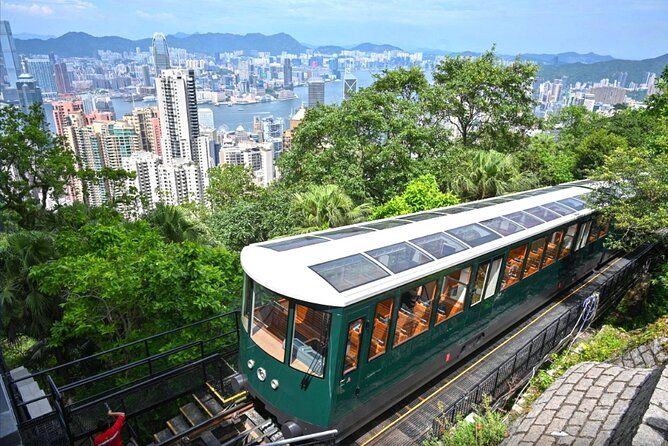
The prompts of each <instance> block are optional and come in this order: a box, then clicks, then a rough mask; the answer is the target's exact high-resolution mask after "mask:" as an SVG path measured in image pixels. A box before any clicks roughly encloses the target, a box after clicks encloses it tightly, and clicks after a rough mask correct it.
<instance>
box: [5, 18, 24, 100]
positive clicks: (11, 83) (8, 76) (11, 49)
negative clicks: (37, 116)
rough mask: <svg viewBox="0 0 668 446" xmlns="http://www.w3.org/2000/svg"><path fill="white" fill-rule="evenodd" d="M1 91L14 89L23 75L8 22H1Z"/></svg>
mask: <svg viewBox="0 0 668 446" xmlns="http://www.w3.org/2000/svg"><path fill="white" fill-rule="evenodd" d="M0 56H1V57H0V90H2V89H3V87H7V88H14V87H16V81H17V80H18V79H19V75H20V74H21V71H20V70H21V66H20V65H19V57H18V55H17V53H16V47H15V46H14V37H12V28H11V27H10V26H9V22H8V21H7V20H0Z"/></svg>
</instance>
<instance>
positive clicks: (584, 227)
mask: <svg viewBox="0 0 668 446" xmlns="http://www.w3.org/2000/svg"><path fill="white" fill-rule="evenodd" d="M590 229H591V220H587V221H586V222H584V223H581V224H580V233H579V234H578V242H577V244H576V245H575V251H579V250H580V249H582V248H584V246H585V244H586V243H587V237H588V236H589V230H590Z"/></svg>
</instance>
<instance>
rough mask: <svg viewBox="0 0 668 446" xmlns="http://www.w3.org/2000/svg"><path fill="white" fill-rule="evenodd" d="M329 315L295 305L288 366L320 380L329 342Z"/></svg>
mask: <svg viewBox="0 0 668 446" xmlns="http://www.w3.org/2000/svg"><path fill="white" fill-rule="evenodd" d="M330 320H331V315H330V314H329V313H326V312H324V311H319V310H315V309H313V308H309V307H307V306H305V305H299V304H297V305H295V326H294V330H293V334H292V352H291V354H290V365H291V366H292V367H293V368H295V369H297V370H300V371H302V372H306V373H308V374H309V375H313V376H317V377H320V378H322V377H323V376H324V371H325V356H326V354H327V353H326V351H327V344H328V342H329V323H330Z"/></svg>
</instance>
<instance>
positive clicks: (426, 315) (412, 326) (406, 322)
mask: <svg viewBox="0 0 668 446" xmlns="http://www.w3.org/2000/svg"><path fill="white" fill-rule="evenodd" d="M437 285H438V282H437V281H436V280H433V281H431V282H429V283H427V284H425V285H420V286H418V287H416V288H412V289H409V290H406V291H404V292H402V293H401V300H400V302H399V311H397V326H396V328H395V331H394V345H400V344H403V343H404V342H406V341H408V340H409V339H412V338H414V337H415V336H417V335H419V334H420V333H423V332H425V331H427V329H428V328H429V319H430V317H431V308H432V304H433V302H434V294H435V293H436V287H437Z"/></svg>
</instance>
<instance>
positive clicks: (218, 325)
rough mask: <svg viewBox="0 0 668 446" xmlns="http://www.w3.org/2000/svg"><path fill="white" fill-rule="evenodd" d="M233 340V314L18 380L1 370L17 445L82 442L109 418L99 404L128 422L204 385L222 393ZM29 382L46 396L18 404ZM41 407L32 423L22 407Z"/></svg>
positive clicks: (236, 323) (236, 331)
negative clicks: (45, 407)
mask: <svg viewBox="0 0 668 446" xmlns="http://www.w3.org/2000/svg"><path fill="white" fill-rule="evenodd" d="M183 333H185V334H187V336H185V337H186V338H190V339H194V340H192V341H189V342H186V343H184V344H181V345H175V346H172V345H171V344H172V340H173V338H174V336H175V335H177V334H183ZM238 336H239V314H238V311H231V312H228V313H223V314H218V315H215V316H212V317H210V318H207V319H204V320H201V321H197V322H194V323H191V324H187V325H184V326H181V327H178V328H175V329H171V330H167V331H164V332H161V333H158V334H155V335H152V336H149V337H147V338H143V339H139V340H136V341H132V342H129V343H126V344H123V345H121V346H118V347H114V348H112V349H108V350H105V351H102V352H99V353H95V354H93V355H89V356H86V357H84V358H80V359H78V360H75V361H70V362H67V363H64V364H61V365H58V366H56V367H51V368H48V369H45V370H40V371H38V372H35V373H31V374H28V375H26V376H24V377H21V378H16V379H14V378H13V377H12V376H11V375H10V373H9V371H8V370H3V375H2V378H3V379H4V380H5V382H6V384H7V388H8V389H9V392H10V399H11V403H12V406H13V409H14V412H15V413H16V414H17V419H18V422H19V431H20V432H21V436H22V438H23V443H24V444H25V445H33V444H34V445H38V444H39V445H42V444H54V445H59V444H72V442H73V441H76V440H79V439H82V438H85V437H87V436H89V435H90V434H91V433H93V432H94V431H95V430H96V429H97V427H98V424H99V421H104V420H105V419H106V418H107V415H106V413H107V410H106V408H105V403H109V404H110V405H111V406H112V407H113V408H114V409H115V410H123V411H124V412H126V414H127V416H128V417H131V416H134V415H136V414H139V413H143V412H146V411H148V410H151V409H152V408H154V407H157V406H159V405H160V404H163V403H164V402H166V401H169V400H172V399H174V398H178V397H180V396H182V395H185V394H187V393H188V392H192V391H193V390H194V389H195V388H197V387H198V386H202V385H203V384H204V382H210V383H214V384H217V385H220V386H223V385H224V381H225V380H224V378H225V377H226V376H228V375H230V374H231V373H232V369H231V368H230V367H229V364H234V363H235V362H236V358H235V357H236V353H237V350H238ZM133 355H135V356H133ZM101 369H102V370H104V371H103V372H99V370H101ZM73 376H75V377H76V378H75V379H72V380H70V381H65V382H63V381H64V380H65V379H66V378H67V377H73ZM57 378H60V381H61V384H60V386H58V384H57ZM29 379H34V380H35V381H36V382H37V383H38V385H39V387H40V388H41V389H43V390H45V392H46V393H45V394H44V396H40V397H37V398H33V399H31V400H28V401H23V400H22V399H21V397H20V394H19V392H18V387H17V386H18V384H19V383H21V382H24V381H26V380H29ZM42 400H46V401H48V402H49V405H50V406H51V409H52V410H51V412H49V413H47V414H44V415H42V416H39V417H37V418H31V417H30V415H29V413H28V406H29V405H30V404H32V403H35V402H39V401H42Z"/></svg>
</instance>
